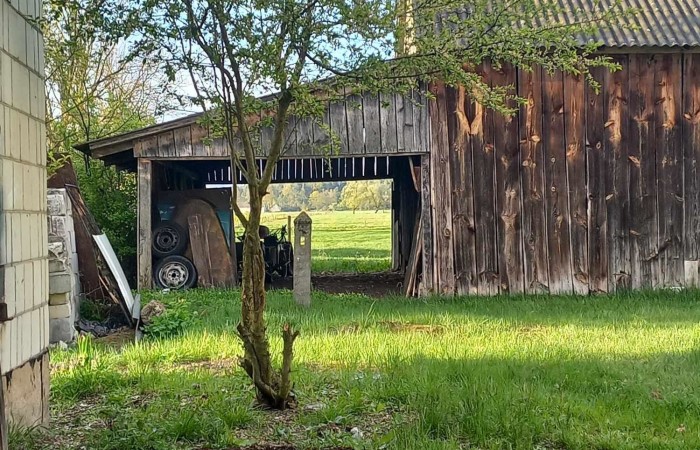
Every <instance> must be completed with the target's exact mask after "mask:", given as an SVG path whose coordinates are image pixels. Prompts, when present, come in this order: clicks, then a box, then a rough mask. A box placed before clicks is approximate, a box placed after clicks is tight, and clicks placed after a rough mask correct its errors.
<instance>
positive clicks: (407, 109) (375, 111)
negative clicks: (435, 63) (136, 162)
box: [134, 93, 429, 160]
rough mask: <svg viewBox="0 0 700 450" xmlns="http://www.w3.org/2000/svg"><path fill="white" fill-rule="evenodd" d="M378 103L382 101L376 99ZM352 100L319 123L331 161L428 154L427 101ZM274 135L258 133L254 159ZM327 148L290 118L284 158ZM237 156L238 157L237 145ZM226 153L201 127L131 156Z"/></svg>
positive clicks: (307, 125)
mask: <svg viewBox="0 0 700 450" xmlns="http://www.w3.org/2000/svg"><path fill="white" fill-rule="evenodd" d="M380 97H381V98H380ZM380 97H378V96H376V95H373V94H364V95H359V94H358V95H351V96H349V97H348V98H347V100H346V101H344V102H341V103H332V104H329V105H328V107H327V110H326V113H325V114H324V116H323V119H322V122H323V123H324V124H325V125H327V126H328V127H329V128H330V129H331V131H332V133H334V134H335V135H336V136H337V137H338V139H339V141H340V142H339V145H337V146H336V147H337V148H333V149H332V150H331V154H332V155H352V156H362V155H365V156H379V155H392V154H421V153H427V152H428V150H429V148H428V145H429V144H428V143H429V138H428V134H429V128H428V113H427V111H426V110H427V101H426V99H425V98H424V97H422V96H420V95H418V94H417V93H410V94H408V95H406V96H401V95H398V94H396V95H382V96H380ZM273 132H274V130H273V129H272V128H271V127H268V128H264V129H262V130H261V131H260V133H259V136H257V137H256V139H255V144H256V147H257V148H256V153H257V155H258V156H260V157H261V158H264V157H265V156H266V155H268V153H269V148H270V144H271V142H272V134H273ZM330 142H331V138H330V137H329V135H328V133H327V131H326V130H325V129H324V127H321V126H319V124H318V123H317V122H316V121H314V120H312V119H308V118H304V119H299V118H296V117H290V118H289V121H288V125H287V132H286V139H285V143H284V151H283V155H282V157H283V158H299V157H321V156H325V155H326V153H324V151H325V152H327V150H328V145H329V143H330ZM235 148H236V151H238V152H240V153H241V154H242V152H243V146H242V144H241V142H240V141H237V142H236V143H235ZM229 153H230V151H229V146H228V144H227V142H226V141H225V140H224V139H221V138H218V139H211V138H210V134H209V131H208V130H207V129H206V127H204V126H202V125H201V124H199V123H196V122H195V123H190V124H185V125H182V126H181V127H179V128H175V129H169V130H165V131H161V132H158V133H156V134H154V135H151V136H147V137H144V138H140V139H137V140H136V141H135V142H134V156H136V157H137V158H149V159H154V160H158V159H175V160H176V159H225V158H228V155H229Z"/></svg>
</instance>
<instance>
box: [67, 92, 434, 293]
mask: <svg viewBox="0 0 700 450" xmlns="http://www.w3.org/2000/svg"><path fill="white" fill-rule="evenodd" d="M354 97H356V98H349V99H348V100H347V101H346V102H341V103H329V104H328V108H327V111H326V115H325V116H324V117H323V119H322V121H323V122H324V124H325V127H321V126H319V125H318V124H317V123H316V122H315V121H314V120H311V119H305V118H296V117H290V120H289V124H288V130H287V134H286V136H285V151H284V153H283V156H282V159H281V160H279V161H277V163H276V165H275V168H274V172H273V180H272V183H273V188H274V187H275V186H278V185H299V184H303V183H321V184H322V183H340V182H359V183H372V182H377V181H379V180H386V181H385V183H390V193H389V194H388V195H389V196H390V212H389V213H386V214H387V221H388V222H389V223H388V226H387V230H389V231H388V232H389V233H390V236H389V238H388V239H387V241H388V242H390V244H389V248H388V251H387V253H388V255H390V256H387V259H389V260H390V261H388V264H387V266H386V267H387V268H388V269H391V270H392V273H393V278H391V279H390V280H383V279H382V280H377V279H375V280H358V281H357V283H356V285H357V286H361V287H364V286H368V285H373V284H374V285H376V284H377V283H385V285H387V286H389V285H390V286H391V287H392V288H393V291H392V292H401V287H402V285H403V277H404V274H405V272H406V268H407V267H408V266H409V264H410V261H409V260H410V259H411V251H412V249H413V247H415V246H414V245H413V243H414V241H415V240H416V237H417V235H418V228H417V223H418V217H419V216H420V211H421V208H420V204H421V201H420V195H419V192H420V191H421V189H420V181H419V180H418V179H417V178H416V177H417V176H419V174H420V168H421V163H422V161H423V160H424V159H425V156H424V155H426V154H427V152H428V147H429V143H428V140H429V127H428V114H427V106H426V105H427V104H426V99H425V98H424V97H422V96H420V95H419V94H418V93H417V92H414V93H409V94H407V95H406V96H402V95H398V94H396V95H392V96H383V95H380V96H376V95H371V94H362V95H359V94H358V95H356V96H354ZM358 104H359V105H360V107H359V108H358V107H356V106H355V105H358ZM200 117H201V115H193V116H188V117H185V118H182V119H178V120H174V121H171V122H167V123H163V124H158V125H154V126H151V127H147V128H144V129H141V130H136V131H132V132H130V133H126V134H123V135H120V136H115V137H111V138H106V139H101V140H98V141H92V142H89V143H85V144H81V145H78V146H76V148H77V149H78V150H80V151H82V152H84V153H85V154H86V155H89V156H91V157H94V158H98V159H101V160H102V161H104V162H105V163H106V164H111V165H115V166H117V167H118V168H120V169H123V170H128V171H132V172H136V173H137V178H138V182H139V192H138V200H139V202H138V239H139V243H138V246H137V247H138V272H139V276H138V286H139V287H140V288H150V287H153V286H156V287H163V286H168V283H170V285H171V287H190V286H195V285H197V286H200V287H208V286H231V285H235V284H236V282H237V278H238V277H237V268H238V267H237V261H238V260H237V253H239V252H236V245H235V244H236V241H237V238H236V236H237V234H240V233H241V232H242V230H240V228H241V227H236V223H235V220H234V219H233V216H234V215H233V214H232V211H231V206H230V205H231V201H230V200H231V186H232V185H233V184H235V185H237V186H238V185H244V184H245V177H244V176H243V175H242V173H241V170H240V169H239V168H237V167H235V166H234V169H233V170H232V167H231V159H230V152H231V146H230V145H229V143H227V142H224V140H223V139H220V138H216V137H214V136H211V135H210V133H209V130H208V128H207V127H206V126H205V125H203V124H202V123H201V121H200V120H199V119H200ZM328 128H330V129H331V130H332V132H333V133H334V134H336V135H337V137H338V138H339V139H338V140H337V141H336V140H335V139H333V140H332V139H331V138H330V136H329V135H328V131H327V130H328ZM271 133H272V130H271V129H267V128H262V129H261V130H260V133H259V136H258V137H257V139H259V141H258V143H259V154H256V167H244V170H247V171H251V170H257V171H260V172H262V171H263V170H265V169H266V166H267V159H266V152H267V149H269V142H270V141H271ZM330 142H333V144H332V146H333V147H334V148H332V149H331V150H330V151H329V150H328V145H329V143H330ZM236 145H240V143H236V142H234V145H233V147H234V151H236V150H235V149H236ZM244 165H245V164H244ZM241 191H245V189H242V190H241ZM282 219H283V220H285V219H286V216H283V218H282ZM312 219H313V214H312ZM273 228H275V227H274V226H273ZM277 228H279V227H277ZM286 232H287V233H289V230H287V231H286ZM185 234H186V235H187V237H186V238H184V239H183V238H180V237H179V236H182V235H185ZM279 237H280V236H273V237H270V240H271V241H274V239H275V238H279ZM287 237H288V234H287ZM317 237H318V238H319V242H322V241H323V236H322V235H321V236H317ZM312 240H313V238H312ZM185 241H186V242H185ZM263 241H264V239H263ZM312 248H313V243H312ZM346 249H347V253H346V256H345V263H344V264H346V265H347V266H348V267H355V268H357V267H358V266H361V265H362V264H361V261H359V260H360V259H364V258H366V257H365V256H363V255H362V254H361V252H357V249H353V248H352V247H351V246H350V245H348V246H346ZM320 258H323V254H322V253H320V252H319V253H317V258H316V266H317V267H316V269H317V270H316V272H317V273H318V272H321V271H322V270H321V269H320V267H319V264H321V265H322V263H321V261H320ZM353 259H354V261H353ZM413 259H414V264H413V265H412V267H413V269H414V270H413V272H412V273H413V274H416V273H417V268H418V267H419V265H418V264H416V263H415V259H416V258H413ZM336 262H337V261H336ZM338 265H339V266H342V265H343V263H342V262H341V263H338ZM192 271H196V272H197V280H196V282H192V283H190V282H187V283H184V282H183V277H185V276H187V275H188V273H189V272H192ZM284 271H285V269H284V268H283V267H280V268H279V270H278V271H277V272H278V273H283V272H284ZM383 273H385V274H386V273H388V272H387V271H384V272H383ZM326 284H327V285H328V286H331V287H335V286H336V285H337V283H336V282H335V281H329V282H328V283H326ZM323 285H324V283H322V282H321V283H320V284H319V283H317V284H316V287H317V288H320V289H323ZM414 286H415V284H414Z"/></svg>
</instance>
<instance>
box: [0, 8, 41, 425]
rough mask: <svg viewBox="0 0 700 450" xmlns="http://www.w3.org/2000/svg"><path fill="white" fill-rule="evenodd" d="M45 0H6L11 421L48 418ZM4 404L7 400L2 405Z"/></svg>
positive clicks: (4, 185)
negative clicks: (37, 21) (39, 22)
mask: <svg viewBox="0 0 700 450" xmlns="http://www.w3.org/2000/svg"><path fill="white" fill-rule="evenodd" d="M40 10H41V1H40V0H21V1H20V0H12V1H9V0H0V191H1V193H0V373H2V388H3V392H4V397H5V405H6V415H7V417H8V420H10V421H12V422H15V423H20V424H25V425H31V424H38V423H46V421H47V420H48V408H47V401H48V396H47V394H48V354H47V351H46V349H47V346H48V341H49V303H48V298H49V294H48V272H49V269H48V258H47V246H48V240H47V235H48V233H47V219H46V150H45V149H46V130H45V124H44V117H45V114H44V110H45V102H44V98H45V94H44V80H43V73H44V60H43V42H42V36H41V33H40V31H39V29H38V28H37V27H36V25H33V24H31V23H30V21H29V20H27V18H33V17H36V16H38V15H39V14H40ZM0 406H2V405H0Z"/></svg>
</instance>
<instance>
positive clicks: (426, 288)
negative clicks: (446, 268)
mask: <svg viewBox="0 0 700 450" xmlns="http://www.w3.org/2000/svg"><path fill="white" fill-rule="evenodd" d="M430 197H431V192H430V155H424V156H422V157H421V218H420V223H421V228H422V230H421V233H422V235H423V280H422V286H421V289H420V292H419V295H421V296H423V295H430V294H431V293H432V292H433V289H434V286H435V283H434V280H433V274H434V272H433V220H432V211H431V210H432V203H431V198H430Z"/></svg>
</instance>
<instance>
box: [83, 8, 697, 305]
mask: <svg viewBox="0 0 700 450" xmlns="http://www.w3.org/2000/svg"><path fill="white" fill-rule="evenodd" d="M568 3H571V4H572V8H583V9H585V8H586V7H590V2H589V1H588V0H568ZM632 3H633V4H632ZM630 6H634V7H636V8H638V10H639V12H638V14H637V15H635V16H634V17H633V18H632V19H630V20H631V21H632V22H633V25H636V26H635V27H632V28H616V29H606V30H601V32H600V33H599V36H597V37H595V38H596V39H598V40H600V41H601V42H602V44H603V47H602V48H601V52H602V53H605V54H609V55H610V56H612V57H613V58H614V59H615V61H616V62H618V63H619V64H620V66H621V67H622V70H620V71H617V72H614V73H610V72H607V71H604V70H600V71H598V72H597V73H595V76H596V79H597V80H598V81H599V82H600V83H601V86H602V88H601V90H600V91H599V92H595V91H594V90H593V89H592V88H591V87H590V86H588V85H587V84H586V83H585V82H584V81H583V80H581V79H579V78H576V77H573V76H568V75H563V74H561V73H554V74H550V73H547V72H546V71H543V70H541V69H539V68H535V69H534V70H532V71H527V70H522V68H515V67H504V68H502V69H501V70H494V69H493V68H491V67H489V66H488V65H484V66H483V67H480V68H479V69H478V70H479V71H480V73H481V74H482V76H483V77H484V79H485V80H487V81H488V82H489V83H492V84H494V85H504V84H512V85H514V86H515V88H516V89H517V93H518V95H519V96H521V97H523V98H526V99H527V104H526V105H524V106H523V107H521V108H520V111H519V113H518V114H517V115H516V116H514V117H505V116H502V115H500V114H497V113H494V112H493V111H491V110H487V109H484V108H482V107H481V106H480V105H479V104H476V103H473V102H471V101H470V99H469V96H468V94H467V93H466V92H465V90H464V89H459V88H451V87H445V86H443V85H441V84H439V83H437V84H435V85H433V86H430V90H431V91H432V92H433V93H434V94H435V100H431V101H429V102H426V101H425V100H424V99H422V98H420V97H418V96H417V95H413V97H414V98H410V99H409V98H404V97H401V96H389V97H388V98H377V97H374V96H372V95H358V96H356V98H353V99H350V100H349V101H348V102H347V103H334V104H329V105H328V108H327V112H326V117H325V119H324V120H325V121H326V122H327V123H328V124H329V125H330V127H331V129H332V130H334V132H336V133H337V134H338V135H339V136H340V138H341V139H340V140H341V148H339V149H337V153H335V154H334V155H333V156H332V157H331V158H330V159H327V158H324V157H323V156H322V155H321V154H320V153H319V150H318V147H319V145H320V144H325V143H327V142H328V136H326V135H325V134H324V133H323V131H322V130H321V129H320V128H318V127H316V126H314V125H313V124H312V123H311V122H307V121H303V120H295V119H292V120H291V121H290V125H293V126H290V127H289V128H290V132H289V135H288V138H287V140H288V147H289V151H288V152H287V153H286V154H285V155H284V157H283V160H282V161H280V162H279V163H278V168H277V172H276V175H275V182H299V181H316V180H319V181H321V180H324V179H329V180H330V179H332V180H357V179H372V178H391V179H392V180H394V196H393V211H394V214H393V217H394V227H393V230H394V231H393V233H394V239H393V242H394V246H393V254H394V267H395V269H397V270H402V271H405V272H406V274H407V276H406V286H405V287H406V288H407V290H408V293H409V294H414V293H420V294H429V293H439V294H444V295H454V294H459V295H462V294H478V295H494V294H499V293H500V294H504V293H542V292H549V293H566V292H574V293H578V294H589V293H596V292H613V291H615V290H618V289H628V288H632V289H640V288H661V287H680V286H689V285H696V286H697V285H698V284H699V283H700V281H699V279H700V267H699V264H700V263H699V260H700V173H699V170H700V168H699V167H698V161H699V160H700V2H699V1H698V0H688V1H684V0H667V1H663V2H661V1H655V0H639V1H635V2H630ZM356 103H359V104H360V105H361V108H355V107H353V106H352V105H354V104H356ZM421 105H424V106H421ZM197 118H198V116H192V117H188V118H184V119H179V120H176V121H173V122H169V123H164V124H160V125H156V126H153V127H149V128H146V129H143V130H138V131H135V132H132V133H128V134H125V135H121V136H116V137H113V138H108V139H102V140H99V141H94V142H90V143H87V144H83V145H81V146H78V147H77V148H79V149H80V150H81V151H84V152H85V153H86V154H89V155H91V156H92V157H95V158H99V159H102V160H104V161H105V162H106V163H108V164H116V165H117V166H118V167H121V168H123V169H126V170H132V171H137V172H138V177H139V188H140V191H139V212H140V214H139V239H140V243H139V252H140V253H139V264H140V267H139V273H140V276H139V281H140V285H141V286H142V287H146V286H150V284H151V277H152V273H151V271H152V269H151V267H152V255H151V250H150V249H151V243H150V236H151V228H152V226H151V224H152V223H153V222H154V221H155V220H157V218H155V217H154V216H153V212H152V211H153V205H154V204H155V203H156V202H159V199H160V198H165V197H167V196H168V195H170V196H172V193H173V192H178V194H177V197H179V198H182V192H185V191H190V192H192V191H201V190H202V189H203V188H204V187H206V186H207V185H211V184H222V183H230V182H231V181H232V173H231V170H230V167H229V163H228V156H227V154H226V146H225V145H224V143H222V142H216V141H214V142H213V143H211V144H210V145H206V144H205V142H208V140H207V139H205V138H206V137H207V135H208V134H207V130H206V128H204V127H202V126H201V125H199V124H198V121H197ZM266 136H267V137H266ZM266 139H267V142H269V134H267V131H266V130H263V132H262V133H261V136H260V140H261V144H262V149H263V151H262V153H261V155H260V164H261V167H263V166H264V165H265V142H266ZM233 177H235V174H234V175H233ZM188 195H189V194H188ZM193 195H195V194H193Z"/></svg>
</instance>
